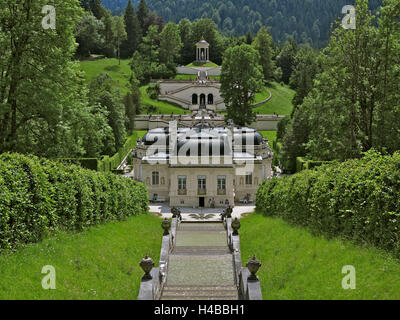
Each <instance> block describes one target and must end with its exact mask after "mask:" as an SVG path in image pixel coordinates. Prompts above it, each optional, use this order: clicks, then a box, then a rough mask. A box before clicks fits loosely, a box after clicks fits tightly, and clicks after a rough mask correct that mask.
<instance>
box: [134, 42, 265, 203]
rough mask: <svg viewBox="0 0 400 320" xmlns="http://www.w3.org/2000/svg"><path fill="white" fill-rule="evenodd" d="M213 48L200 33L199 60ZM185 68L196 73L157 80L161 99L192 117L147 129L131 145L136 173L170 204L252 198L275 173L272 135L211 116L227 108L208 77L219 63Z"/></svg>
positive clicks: (152, 197) (152, 195)
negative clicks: (194, 76)
mask: <svg viewBox="0 0 400 320" xmlns="http://www.w3.org/2000/svg"><path fill="white" fill-rule="evenodd" d="M209 49H210V48H209V44H208V43H207V42H206V41H205V40H204V38H202V39H201V40H200V42H198V43H197V44H196V57H197V61H196V62H198V63H205V62H209ZM182 68H183V69H182ZM184 72H187V73H188V74H190V73H192V74H197V79H196V80H186V81H177V80H161V81H159V83H160V89H161V94H160V95H159V99H160V100H166V101H169V102H172V103H175V104H178V105H180V106H181V107H183V108H186V109H190V110H192V111H193V114H192V117H191V119H192V121H190V125H188V124H187V122H184V121H179V120H178V121H179V122H178V121H177V120H173V121H170V122H169V123H164V125H163V127H159V128H154V129H151V130H149V131H148V133H147V134H146V135H145V136H144V137H143V138H142V139H141V140H140V141H138V143H137V145H136V148H135V150H134V151H133V159H134V160H133V166H134V168H133V169H134V170H133V173H134V177H133V178H134V179H136V180H139V181H142V182H144V183H145V184H146V185H147V187H148V192H149V199H150V200H151V201H159V202H164V201H165V202H168V203H169V205H170V206H179V207H226V206H227V205H233V204H234V203H235V202H236V203H237V202H244V203H251V202H254V198H255V194H256V192H257V189H258V186H259V184H260V183H261V182H262V180H263V179H267V178H269V177H270V176H271V163H272V157H273V153H272V151H271V148H270V146H269V143H268V141H267V140H266V139H264V138H263V136H262V135H261V134H260V133H259V132H257V131H256V130H255V129H251V128H247V127H236V126H234V125H233V124H230V125H225V126H223V125H220V124H218V125H216V122H215V121H213V119H214V118H215V111H216V110H218V109H224V108H225V104H224V101H223V99H222V98H221V96H220V93H219V88H220V83H219V82H218V81H212V80H210V78H209V75H210V73H212V72H213V73H214V74H216V75H219V74H220V72H221V69H220V68H201V67H199V68H197V69H191V68H187V67H181V70H178V73H184ZM160 125H162V123H160Z"/></svg>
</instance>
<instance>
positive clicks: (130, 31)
mask: <svg viewBox="0 0 400 320" xmlns="http://www.w3.org/2000/svg"><path fill="white" fill-rule="evenodd" d="M124 21H125V28H126V34H127V38H126V40H125V41H124V42H123V44H122V47H121V53H122V56H123V57H125V58H130V57H132V54H133V53H134V52H135V51H136V50H137V48H138V45H139V42H140V37H141V30H140V24H139V20H138V17H137V15H136V13H135V9H134V8H133V5H132V1H131V0H129V1H128V4H127V6H126V9H125V14H124Z"/></svg>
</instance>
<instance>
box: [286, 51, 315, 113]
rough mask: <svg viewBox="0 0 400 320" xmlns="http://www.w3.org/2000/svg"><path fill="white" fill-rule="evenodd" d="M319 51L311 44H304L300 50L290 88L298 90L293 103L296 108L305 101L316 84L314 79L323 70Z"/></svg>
mask: <svg viewBox="0 0 400 320" xmlns="http://www.w3.org/2000/svg"><path fill="white" fill-rule="evenodd" d="M320 60H321V59H320V58H319V52H318V51H316V50H314V49H312V48H311V47H310V46H309V45H302V46H301V47H300V49H299V50H298V52H297V54H296V56H295V59H294V64H295V67H294V69H293V71H292V74H291V76H290V81H289V83H290V88H292V89H293V90H295V91H296V94H295V96H294V98H293V101H292V102H293V105H294V108H296V107H297V106H298V105H301V104H302V103H303V100H304V98H305V97H306V96H307V95H308V93H309V92H310V91H311V89H312V88H313V85H314V79H315V77H316V75H317V74H318V73H320V72H321V71H322V65H321V64H322V62H321V61H320Z"/></svg>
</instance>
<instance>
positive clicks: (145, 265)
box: [140, 254, 154, 280]
mask: <svg viewBox="0 0 400 320" xmlns="http://www.w3.org/2000/svg"><path fill="white" fill-rule="evenodd" d="M140 267H141V268H142V269H143V271H144V276H143V279H147V280H151V279H153V277H152V276H151V274H150V272H151V270H152V269H153V267H154V261H153V259H152V258H150V257H149V256H148V255H147V254H146V256H145V257H144V258H143V259H142V260H141V261H140Z"/></svg>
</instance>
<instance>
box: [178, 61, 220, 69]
mask: <svg viewBox="0 0 400 320" xmlns="http://www.w3.org/2000/svg"><path fill="white" fill-rule="evenodd" d="M186 67H188V68H193V67H203V68H214V67H215V68H217V67H219V65H217V64H216V63H214V62H206V63H199V62H191V63H189V64H188V65H186Z"/></svg>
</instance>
